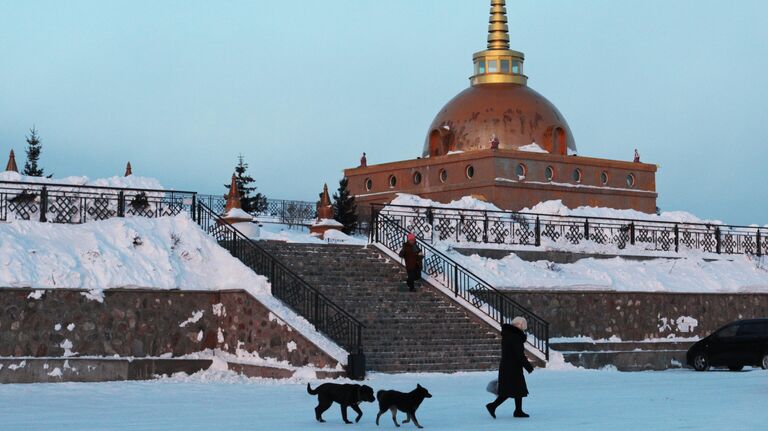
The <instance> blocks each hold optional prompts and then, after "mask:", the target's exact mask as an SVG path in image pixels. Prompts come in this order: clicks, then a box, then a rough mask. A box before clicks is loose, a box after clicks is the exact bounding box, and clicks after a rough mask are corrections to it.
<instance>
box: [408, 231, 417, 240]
mask: <svg viewBox="0 0 768 431" xmlns="http://www.w3.org/2000/svg"><path fill="white" fill-rule="evenodd" d="M408 241H416V235H414V234H413V233H412V232H408Z"/></svg>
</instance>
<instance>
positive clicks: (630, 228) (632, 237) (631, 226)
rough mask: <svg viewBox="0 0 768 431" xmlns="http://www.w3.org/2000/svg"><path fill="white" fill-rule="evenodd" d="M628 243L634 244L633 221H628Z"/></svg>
mask: <svg viewBox="0 0 768 431" xmlns="http://www.w3.org/2000/svg"><path fill="white" fill-rule="evenodd" d="M629 243H630V244H632V245H635V222H631V223H629Z"/></svg>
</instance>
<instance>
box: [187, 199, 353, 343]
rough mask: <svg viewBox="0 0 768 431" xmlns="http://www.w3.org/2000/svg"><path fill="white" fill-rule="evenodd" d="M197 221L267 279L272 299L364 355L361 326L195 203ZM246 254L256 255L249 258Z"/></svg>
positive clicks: (251, 241)
mask: <svg viewBox="0 0 768 431" xmlns="http://www.w3.org/2000/svg"><path fill="white" fill-rule="evenodd" d="M196 218H197V223H198V224H199V225H200V227H201V228H202V229H203V230H205V231H206V232H207V233H208V234H210V235H212V236H213V237H214V238H216V240H217V241H218V242H219V244H220V245H222V247H224V248H226V249H227V250H228V251H229V252H230V253H231V254H232V255H233V256H234V257H236V258H238V259H240V260H241V261H242V262H243V263H244V264H245V265H246V266H248V267H250V268H251V269H252V270H254V271H255V272H256V273H257V274H260V275H264V276H266V277H267V279H268V280H269V281H270V284H271V288H272V295H273V296H275V297H276V298H278V299H280V300H282V301H283V302H285V303H286V304H287V305H289V306H290V307H291V308H293V309H294V310H295V311H296V312H298V313H299V314H300V315H302V316H303V317H305V318H306V319H307V320H308V321H309V322H310V323H312V324H313V325H314V326H315V328H317V329H318V330H319V331H320V332H323V333H324V334H326V335H327V336H329V337H330V338H331V339H332V340H334V341H336V342H337V343H339V344H341V345H342V346H343V347H345V348H346V349H347V350H348V351H349V352H350V353H363V344H362V340H363V329H364V328H365V325H363V323H361V322H360V321H358V320H357V319H356V318H355V317H354V316H352V315H351V314H349V312H347V311H346V310H344V309H343V308H342V307H341V306H339V305H338V304H336V303H335V302H333V301H332V300H331V299H330V298H328V297H327V296H325V295H324V294H323V293H322V292H320V291H319V290H317V288H315V287H313V286H312V285H310V284H309V283H307V282H306V281H305V280H304V279H303V278H301V276H299V275H298V274H296V273H295V272H294V271H292V270H291V269H290V268H288V267H287V266H286V265H285V264H283V263H282V262H281V261H280V260H279V259H278V258H277V257H275V256H274V255H273V254H272V253H270V252H268V251H267V250H265V249H264V248H263V247H261V246H259V245H258V244H256V242H255V241H253V240H252V239H250V238H248V236H246V235H244V234H243V233H242V232H240V231H239V230H238V229H237V228H236V227H234V226H232V225H231V224H229V223H227V222H226V221H225V220H224V219H223V218H221V217H220V216H219V215H218V214H216V213H215V212H214V211H213V210H211V208H210V207H208V206H207V205H206V204H204V203H202V202H198V205H197V217H196ZM247 252H252V253H255V254H256V255H255V256H253V255H248V254H247Z"/></svg>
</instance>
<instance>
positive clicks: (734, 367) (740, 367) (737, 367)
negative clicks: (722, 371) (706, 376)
mask: <svg viewBox="0 0 768 431" xmlns="http://www.w3.org/2000/svg"><path fill="white" fill-rule="evenodd" d="M728 369H729V370H731V371H741V370H743V369H744V365H729V366H728Z"/></svg>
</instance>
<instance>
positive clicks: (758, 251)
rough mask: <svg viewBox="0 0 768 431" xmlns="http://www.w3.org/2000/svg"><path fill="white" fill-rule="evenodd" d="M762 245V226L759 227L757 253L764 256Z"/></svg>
mask: <svg viewBox="0 0 768 431" xmlns="http://www.w3.org/2000/svg"><path fill="white" fill-rule="evenodd" d="M761 247H762V245H761V243H760V228H757V255H758V256H762V255H763V250H762V249H761Z"/></svg>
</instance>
